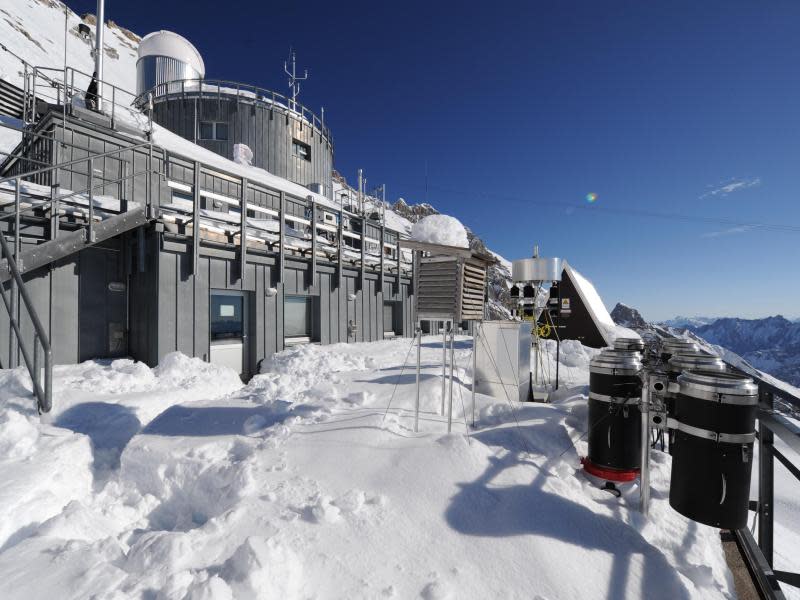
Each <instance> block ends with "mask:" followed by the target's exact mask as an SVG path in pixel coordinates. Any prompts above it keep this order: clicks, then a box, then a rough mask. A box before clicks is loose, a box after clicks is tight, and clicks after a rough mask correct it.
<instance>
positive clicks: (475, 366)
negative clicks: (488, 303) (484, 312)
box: [472, 323, 481, 427]
mask: <svg viewBox="0 0 800 600" xmlns="http://www.w3.org/2000/svg"><path fill="white" fill-rule="evenodd" d="M480 327H481V324H480V323H475V333H474V334H473V336H472V426H473V427H475V381H476V379H477V372H478V352H477V350H478V336H479V335H480Z"/></svg>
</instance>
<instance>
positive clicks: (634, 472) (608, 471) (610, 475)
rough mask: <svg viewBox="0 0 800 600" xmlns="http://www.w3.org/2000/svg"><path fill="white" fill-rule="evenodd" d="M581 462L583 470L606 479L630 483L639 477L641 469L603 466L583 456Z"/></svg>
mask: <svg viewBox="0 0 800 600" xmlns="http://www.w3.org/2000/svg"><path fill="white" fill-rule="evenodd" d="M581 464H582V465H583V470H584V471H586V472H587V473H589V475H594V476H595V477H599V478H600V479H605V480H606V481H618V482H620V483H628V482H630V481H635V480H636V479H637V478H638V477H639V469H612V468H611V467H601V466H598V465H596V464H594V463H593V462H592V461H590V460H589V459H588V458H585V457H582V458H581Z"/></svg>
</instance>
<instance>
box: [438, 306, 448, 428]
mask: <svg viewBox="0 0 800 600" xmlns="http://www.w3.org/2000/svg"><path fill="white" fill-rule="evenodd" d="M446 390H447V321H445V322H444V327H443V328H442V408H441V409H440V410H439V414H440V415H442V416H444V399H445V393H446Z"/></svg>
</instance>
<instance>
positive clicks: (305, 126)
mask: <svg viewBox="0 0 800 600" xmlns="http://www.w3.org/2000/svg"><path fill="white" fill-rule="evenodd" d="M153 121H155V122H156V123H158V124H159V125H162V126H163V127H166V128H167V129H169V130H170V131H173V132H174V133H177V134H178V135H180V136H181V137H183V138H185V139H187V140H191V141H192V142H195V143H196V144H198V145H200V146H202V147H203V148H206V149H208V150H211V151H212V152H215V153H217V154H219V155H220V156H224V157H225V158H229V159H232V158H233V146H234V144H246V145H247V146H248V147H249V148H250V149H251V150H252V151H253V165H254V166H256V167H260V168H262V169H264V170H266V171H268V172H270V173H272V174H273V175H277V176H279V177H283V178H284V179H288V180H289V181H293V182H295V183H298V184H300V185H303V186H310V185H312V184H320V185H321V193H323V194H324V195H325V196H326V197H328V198H332V197H333V189H332V180H331V177H332V172H333V144H332V141H331V140H330V138H329V136H328V135H326V134H325V133H323V132H321V131H320V130H319V129H318V128H317V127H315V126H313V125H312V124H310V123H309V122H308V121H307V120H306V119H303V118H301V117H300V115H299V114H298V113H295V112H294V111H291V110H288V109H285V108H283V109H282V108H276V107H274V106H272V105H270V104H268V103H264V102H256V101H254V100H252V99H248V98H246V97H243V96H239V95H236V94H225V93H221V94H219V95H215V94H209V93H208V92H205V93H204V94H203V95H202V96H199V95H198V94H197V93H190V92H186V93H185V94H181V93H172V94H169V95H161V96H158V97H156V98H155V106H154V110H153ZM202 122H207V123H220V122H221V123H226V124H227V125H228V139H227V140H207V139H201V136H200V123H202ZM295 140H296V141H297V142H300V143H301V144H305V145H306V146H307V147H308V150H309V151H310V157H308V158H309V159H306V158H304V157H302V156H297V155H295V153H294V152H293V148H294V142H295Z"/></svg>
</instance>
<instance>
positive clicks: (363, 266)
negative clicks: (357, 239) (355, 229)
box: [360, 217, 367, 290]
mask: <svg viewBox="0 0 800 600" xmlns="http://www.w3.org/2000/svg"><path fill="white" fill-rule="evenodd" d="M366 237H367V218H366V217H361V283H360V285H361V289H362V290H363V289H364V283H365V281H366V279H367V264H366V262H367V261H366V257H367V240H366Z"/></svg>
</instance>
